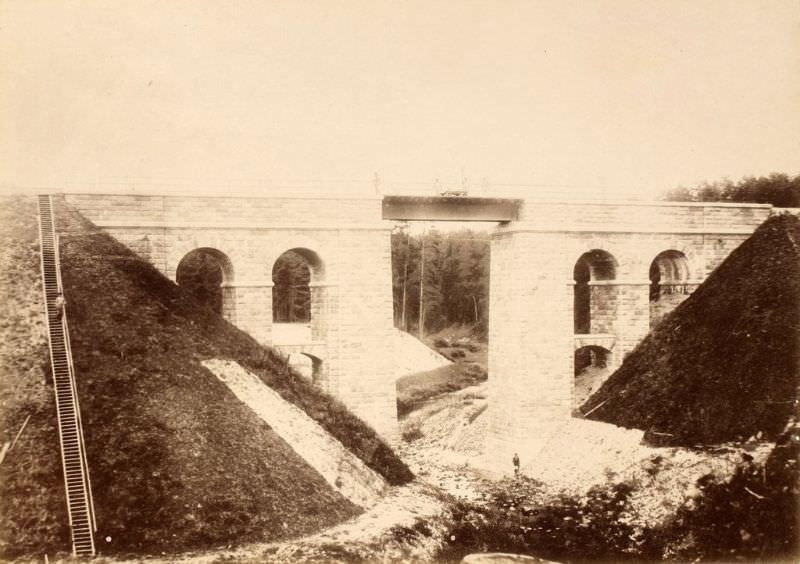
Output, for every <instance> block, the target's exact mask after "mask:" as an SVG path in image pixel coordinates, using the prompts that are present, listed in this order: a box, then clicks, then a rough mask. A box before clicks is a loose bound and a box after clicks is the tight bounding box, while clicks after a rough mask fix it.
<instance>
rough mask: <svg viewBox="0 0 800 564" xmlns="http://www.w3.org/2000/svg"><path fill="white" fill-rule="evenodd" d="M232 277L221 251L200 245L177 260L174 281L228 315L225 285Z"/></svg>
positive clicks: (229, 310) (229, 267)
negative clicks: (200, 246)
mask: <svg viewBox="0 0 800 564" xmlns="http://www.w3.org/2000/svg"><path fill="white" fill-rule="evenodd" d="M232 280H233V266H232V264H231V261H230V259H229V258H228V257H227V255H225V253H223V252H221V251H218V250H216V249H211V248H208V247H203V248H199V249H195V250H193V251H191V252H189V253H187V254H186V255H185V256H184V257H183V258H182V259H181V261H180V262H179V263H178V268H177V270H176V272H175V281H176V282H177V283H178V286H181V287H182V288H184V289H185V290H186V291H187V292H188V293H189V294H191V295H192V296H194V298H195V299H196V300H197V301H199V302H200V303H202V304H204V305H206V306H207V307H208V308H210V309H211V310H213V311H214V312H216V313H218V314H220V315H223V316H224V317H226V318H227V319H230V318H231V315H232V308H233V305H234V304H233V300H232V299H230V298H229V296H228V295H227V292H226V291H225V286H226V285H227V284H230V283H231V282H232Z"/></svg>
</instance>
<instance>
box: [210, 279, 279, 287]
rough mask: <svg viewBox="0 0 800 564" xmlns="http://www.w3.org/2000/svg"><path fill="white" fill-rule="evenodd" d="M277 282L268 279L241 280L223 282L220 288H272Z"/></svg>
mask: <svg viewBox="0 0 800 564" xmlns="http://www.w3.org/2000/svg"><path fill="white" fill-rule="evenodd" d="M273 286H275V283H274V282H272V281H269V282H267V281H266V280H241V281H236V282H223V283H222V284H220V288H272V287H273Z"/></svg>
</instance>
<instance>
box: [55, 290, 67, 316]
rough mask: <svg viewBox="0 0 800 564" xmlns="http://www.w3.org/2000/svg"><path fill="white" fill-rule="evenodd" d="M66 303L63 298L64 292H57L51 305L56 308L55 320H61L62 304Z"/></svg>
mask: <svg viewBox="0 0 800 564" xmlns="http://www.w3.org/2000/svg"><path fill="white" fill-rule="evenodd" d="M65 305H67V300H65V299H64V294H62V293H61V292H59V293H58V295H57V296H56V299H55V300H53V307H54V308H55V310H56V321H61V318H62V317H64V306H65Z"/></svg>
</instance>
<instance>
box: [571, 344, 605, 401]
mask: <svg viewBox="0 0 800 564" xmlns="http://www.w3.org/2000/svg"><path fill="white" fill-rule="evenodd" d="M614 364H615V363H614V359H613V353H612V351H610V350H608V349H607V348H605V347H601V346H599V345H586V346H582V347H579V348H577V349H575V352H574V353H573V366H574V369H575V375H574V378H573V394H572V396H573V407H575V408H578V407H580V406H581V404H583V402H585V401H586V400H587V399H588V398H589V396H590V395H591V394H593V393H594V392H596V391H597V389H598V388H599V387H600V386H601V385H602V383H603V382H605V381H606V379H607V378H608V377H609V376H610V375H611V373H612V372H613V370H614V368H613V367H614Z"/></svg>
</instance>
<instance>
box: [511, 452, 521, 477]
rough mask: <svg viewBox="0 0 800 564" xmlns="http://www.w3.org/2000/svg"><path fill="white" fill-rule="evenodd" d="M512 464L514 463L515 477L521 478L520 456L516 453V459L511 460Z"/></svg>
mask: <svg viewBox="0 0 800 564" xmlns="http://www.w3.org/2000/svg"><path fill="white" fill-rule="evenodd" d="M511 462H513V463H514V477H515V478H518V477H519V455H518V454H517V453H516V452H515V453H514V458H512V459H511Z"/></svg>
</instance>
